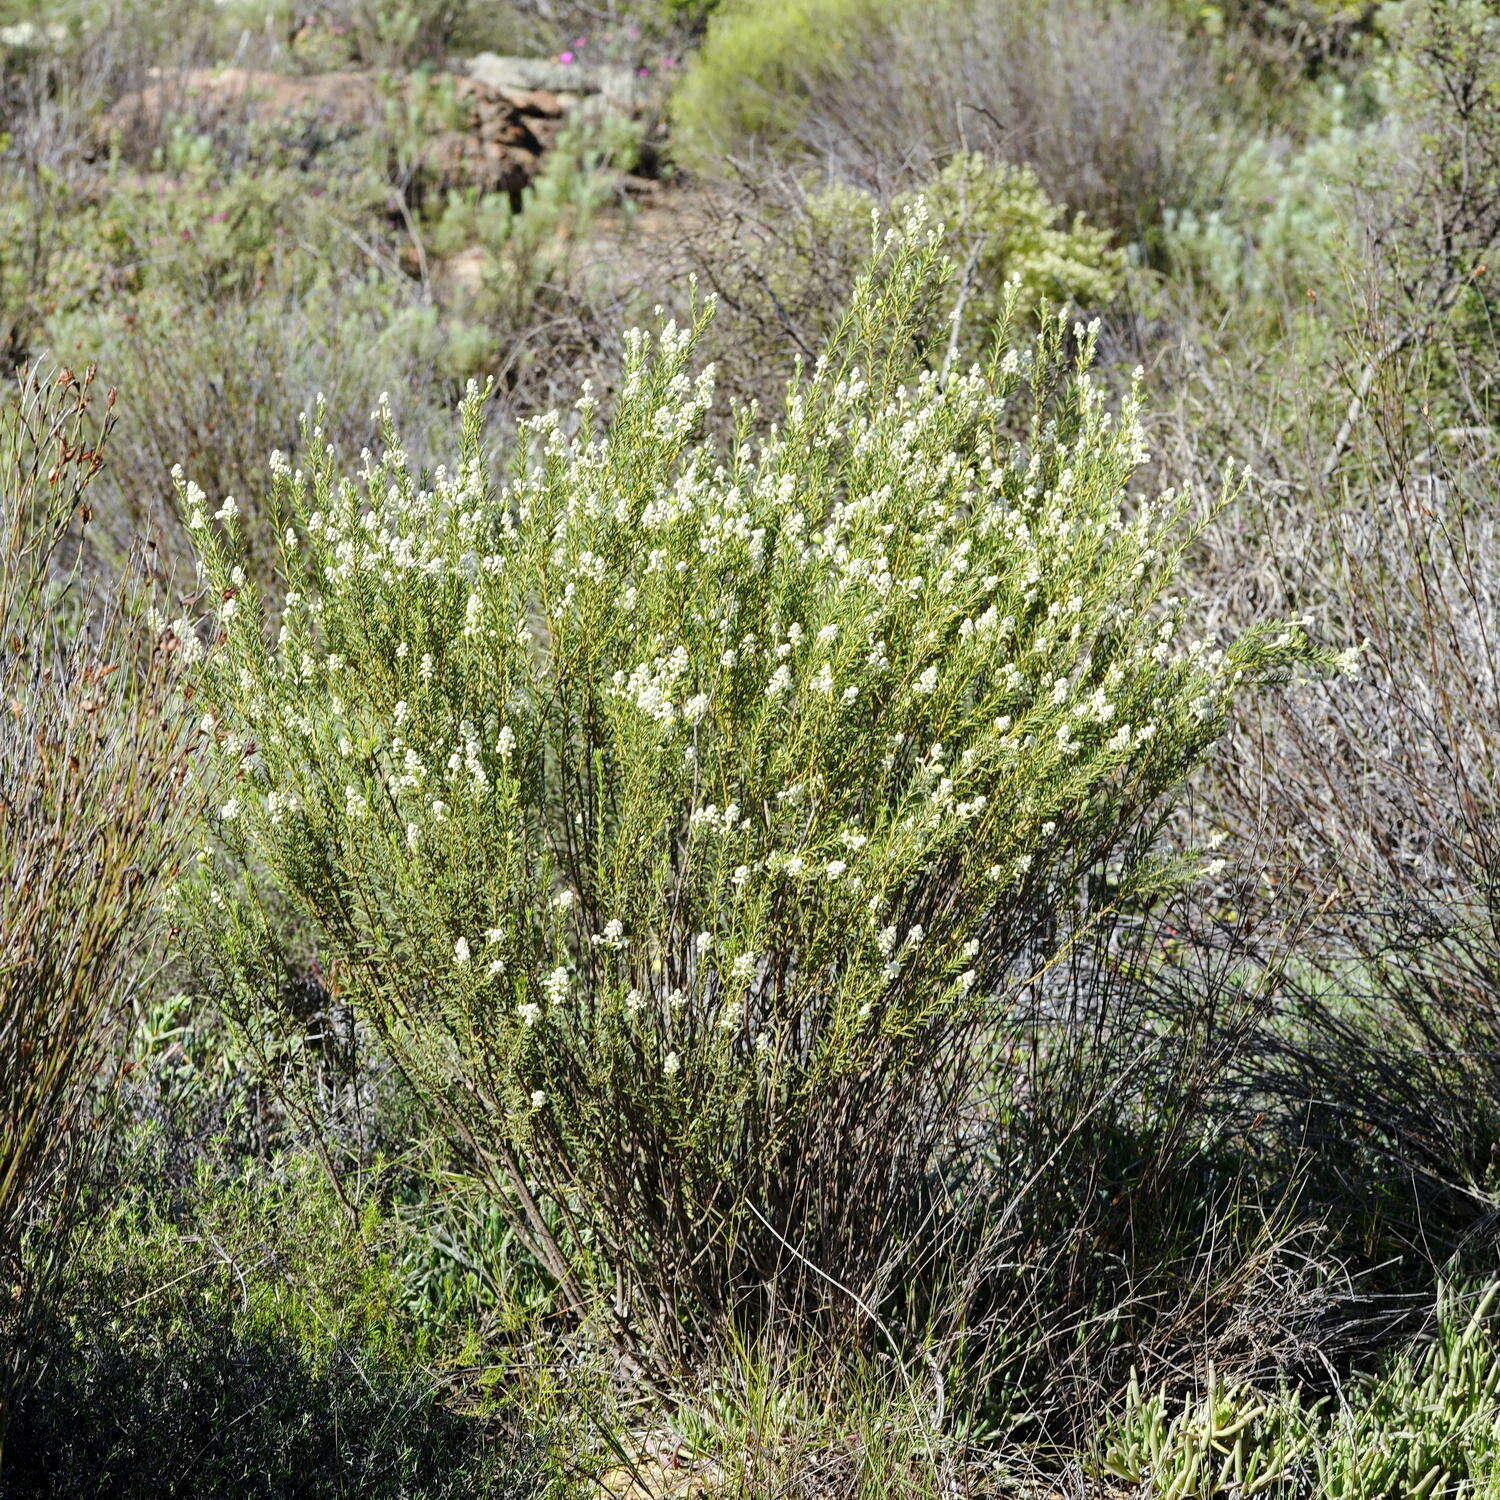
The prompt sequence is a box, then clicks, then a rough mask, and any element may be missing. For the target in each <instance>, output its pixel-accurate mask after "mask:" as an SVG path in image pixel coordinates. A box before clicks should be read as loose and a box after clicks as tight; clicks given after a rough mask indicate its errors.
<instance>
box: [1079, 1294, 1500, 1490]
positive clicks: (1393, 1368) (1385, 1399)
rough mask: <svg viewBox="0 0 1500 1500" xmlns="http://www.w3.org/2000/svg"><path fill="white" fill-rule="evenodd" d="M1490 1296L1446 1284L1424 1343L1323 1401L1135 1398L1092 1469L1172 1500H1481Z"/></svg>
mask: <svg viewBox="0 0 1500 1500" xmlns="http://www.w3.org/2000/svg"><path fill="white" fill-rule="evenodd" d="M1497 1292H1500V1288H1497V1287H1495V1286H1491V1287H1490V1288H1489V1289H1488V1290H1487V1291H1486V1292H1485V1293H1484V1294H1483V1295H1482V1296H1481V1297H1479V1298H1477V1299H1475V1300H1474V1305H1473V1306H1472V1308H1470V1307H1468V1306H1466V1305H1465V1301H1466V1299H1464V1298H1463V1297H1461V1296H1459V1295H1458V1294H1457V1293H1456V1292H1455V1290H1454V1289H1452V1288H1449V1289H1447V1291H1446V1292H1445V1293H1444V1295H1443V1297H1442V1298H1441V1299H1440V1301H1439V1309H1438V1326H1437V1330H1436V1336H1435V1337H1434V1338H1432V1339H1430V1340H1422V1341H1419V1342H1418V1343H1415V1344H1413V1345H1412V1346H1411V1347H1409V1348H1408V1349H1405V1350H1403V1351H1402V1352H1400V1353H1399V1354H1397V1355H1396V1356H1395V1357H1394V1358H1393V1359H1392V1360H1391V1361H1390V1362H1389V1364H1388V1366H1387V1368H1386V1369H1385V1370H1384V1371H1383V1372H1382V1373H1381V1374H1380V1375H1379V1376H1378V1377H1376V1378H1373V1379H1370V1380H1367V1381H1362V1382H1354V1383H1352V1384H1351V1386H1350V1387H1349V1388H1348V1389H1347V1390H1346V1391H1345V1392H1344V1394H1343V1397H1342V1398H1341V1400H1340V1401H1339V1402H1338V1404H1337V1405H1331V1404H1329V1403H1327V1402H1318V1403H1313V1404H1308V1403H1306V1402H1304V1401H1303V1400H1301V1399H1300V1398H1299V1395H1298V1393H1296V1392H1293V1391H1288V1390H1285V1389H1283V1390H1281V1391H1278V1392H1274V1393H1271V1394H1269V1395H1267V1394H1262V1393H1258V1392H1257V1391H1256V1390H1254V1389H1253V1388H1252V1387H1251V1386H1249V1385H1247V1384H1245V1383H1243V1382H1235V1381H1221V1380H1216V1379H1215V1378H1214V1377H1213V1375H1212V1373H1210V1376H1209V1380H1208V1385H1207V1388H1206V1389H1205V1390H1204V1391H1202V1392H1200V1393H1197V1394H1193V1395H1190V1396H1188V1397H1187V1398H1186V1399H1185V1400H1184V1401H1182V1402H1181V1403H1178V1402H1175V1401H1173V1400H1171V1399H1170V1398H1169V1397H1168V1396H1167V1394H1166V1393H1165V1392H1161V1393H1159V1394H1157V1395H1154V1396H1146V1395H1143V1394H1142V1392H1141V1389H1140V1387H1139V1385H1138V1384H1137V1383H1136V1382H1135V1381H1134V1380H1132V1382H1131V1386H1130V1389H1129V1392H1128V1394H1127V1397H1126V1404H1125V1410H1124V1412H1123V1414H1122V1415H1121V1416H1120V1418H1119V1419H1118V1420H1117V1421H1116V1422H1115V1423H1114V1424H1113V1425H1112V1427H1111V1428H1110V1429H1109V1431H1108V1433H1107V1434H1106V1436H1105V1438H1104V1440H1103V1442H1104V1446H1103V1449H1102V1454H1101V1459H1100V1468H1101V1471H1102V1472H1103V1473H1104V1474H1106V1475H1109V1476H1112V1477H1114V1478H1116V1479H1121V1480H1124V1481H1125V1482H1126V1483H1128V1484H1131V1485H1141V1486H1144V1487H1146V1488H1147V1489H1148V1490H1149V1492H1150V1493H1152V1494H1157V1495H1162V1496H1171V1497H1172V1500H1218V1497H1225V1500H1228V1497H1231V1496H1234V1497H1243V1496H1249V1495H1265V1496H1271V1497H1287V1500H1290V1497H1292V1496H1300V1495H1317V1496H1319V1497H1326V1500H1426V1497H1429V1496H1438V1495H1488V1494H1491V1493H1493V1486H1494V1485H1495V1484H1496V1483H1497V1482H1500V1425H1497V1422H1496V1417H1495V1400H1496V1394H1497V1391H1500V1345H1497V1343H1496V1340H1495V1333H1494V1327H1493V1322H1492V1319H1491V1313H1492V1311H1493V1308H1494V1303H1495V1298H1496V1295H1497Z"/></svg>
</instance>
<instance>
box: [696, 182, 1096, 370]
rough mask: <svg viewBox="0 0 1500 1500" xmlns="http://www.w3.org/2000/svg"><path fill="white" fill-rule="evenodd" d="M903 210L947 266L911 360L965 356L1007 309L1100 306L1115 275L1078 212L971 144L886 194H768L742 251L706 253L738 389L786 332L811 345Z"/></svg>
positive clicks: (975, 353)
mask: <svg viewBox="0 0 1500 1500" xmlns="http://www.w3.org/2000/svg"><path fill="white" fill-rule="evenodd" d="M913 213H918V214H921V215H923V216H925V217H926V218H927V219H929V220H930V221H931V222H933V223H938V224H942V225H943V226H944V231H945V234H946V236H947V243H948V246H949V249H950V253H951V254H952V257H953V260H954V262H955V264H956V266H957V268H958V272H957V275H956V276H955V277H954V284H953V287H952V288H951V290H950V294H949V296H948V297H947V298H946V299H945V300H944V301H943V302H942V303H941V305H938V304H936V303H935V304H934V305H933V306H932V308H931V310H930V313H929V316H928V317H927V318H926V319H925V320H924V321H923V322H922V323H921V324H920V326H919V327H918V329H917V330H916V344H915V347H914V357H915V358H918V359H922V360H926V361H929V362H931V363H934V364H936V363H941V362H943V361H944V360H945V359H946V360H948V361H950V362H951V361H952V360H953V359H955V358H958V359H962V360H963V361H964V362H965V363H967V362H968V361H969V360H971V359H974V358H976V357H982V356H983V354H984V352H985V350H986V349H987V348H988V347H989V345H990V342H991V340H992V338H993V337H994V332H995V329H996V328H997V327H998V326H1000V325H1001V324H1002V323H1005V322H1007V320H1010V321H1013V322H1015V323H1017V324H1020V325H1023V326H1025V327H1026V328H1028V329H1030V328H1033V327H1034V326H1035V323H1036V321H1037V319H1038V318H1040V317H1047V316H1052V315H1054V314H1055V313H1056V311H1057V310H1059V309H1065V308H1068V309H1077V310H1086V309H1087V310H1092V309H1098V308H1103V307H1105V306H1107V305H1108V304H1109V303H1110V302H1111V301H1112V300H1113V298H1114V297H1115V296H1116V294H1117V293H1118V292H1119V291H1120V289H1121V286H1122V284H1123V280H1124V270H1125V262H1124V256H1123V255H1122V254H1121V253H1120V252H1119V251H1118V250H1115V249H1113V248H1111V246H1110V243H1109V236H1108V235H1107V234H1105V233H1104V232H1102V231H1101V230H1098V229H1096V228H1094V227H1093V226H1092V225H1090V224H1088V223H1087V222H1086V221H1085V220H1084V219H1083V217H1082V216H1081V215H1079V216H1077V217H1075V218H1074V220H1073V221H1072V223H1071V224H1067V225H1064V224H1063V223H1061V222H1060V221H1061V220H1062V218H1063V210H1062V209H1061V208H1060V207H1059V206H1058V205H1057V204H1056V203H1054V202H1052V200H1051V199H1049V198H1048V196H1047V195H1046V193H1044V192H1043V191H1042V189H1041V186H1040V184H1039V183H1038V182H1037V179H1036V175H1035V174H1034V173H1033V172H1031V171H1030V170H1029V169H1028V168H1025V167H1012V166H1007V165H1006V164H1004V163H1003V162H996V161H991V160H987V159H986V158H985V157H983V156H981V155H979V154H978V153H967V154H964V155H960V156H956V157H954V158H953V159H952V160H951V161H950V162H948V163H947V165H946V166H944V167H943V168H942V169H941V170H940V171H939V172H937V173H936V174H935V175H934V176H933V177H932V178H931V180H929V181H928V182H926V183H924V184H922V185H921V186H919V187H916V188H912V189H910V190H909V191H906V192H903V193H899V194H897V195H896V196H895V197H894V198H893V199H891V200H890V201H889V202H886V203H883V202H882V201H881V199H880V198H878V197H877V196H876V195H875V194H874V193H871V192H869V191H867V190H865V189H863V188H859V187H855V186H853V185H852V184H845V183H836V184H833V185H831V186H829V187H825V188H822V189H820V190H818V191H814V192H809V193H806V194H798V196H797V198H796V201H795V203H782V202H779V201H778V200H772V201H771V202H770V203H768V204H767V206H766V208H765V210H764V211H763V215H762V220H761V227H762V231H763V232H761V233H757V234H756V235H754V236H753V237H752V238H751V239H750V240H749V243H748V244H747V245H746V246H745V247H744V250H743V252H742V258H741V259H738V260H737V259H735V258H734V257H733V256H732V255H731V253H730V249H729V247H728V246H727V245H725V246H723V247H719V248H718V249H717V250H716V251H714V252H712V258H713V262H714V264H713V273H714V278H715V283H716V284H717V285H719V286H722V287H724V288H725V290H726V295H728V296H729V297H730V299H731V310H730V311H728V312H721V313H720V314H719V322H718V323H717V325H716V327H715V329H714V338H715V342H716V344H717V345H719V346H723V347H725V348H726V354H725V358H726V360H727V361H728V362H729V363H730V364H731V365H733V366H735V367H736V369H737V368H738V367H739V366H741V365H743V366H744V367H745V376H744V378H743V383H744V384H745V385H746V386H748V387H749V388H750V389H751V390H753V391H754V392H755V393H756V394H757V395H759V393H760V391H761V390H763V389H764V386H765V384H766V381H767V378H768V372H770V371H776V370H778V369H779V367H780V366H781V364H782V363H784V360H785V353H784V350H785V345H786V341H787V338H788V335H789V334H790V335H791V337H792V338H793V339H794V341H795V343H796V345H797V347H798V348H799V349H801V350H803V351H812V350H816V349H817V348H818V347H820V346H821V345H822V344H823V342H824V341H825V340H826V339H827V338H828V337H829V335H830V334H831V333H832V332H833V330H834V329H835V328H836V327H837V326H838V322H839V319H840V318H841V316H842V315H843V311H844V307H845V303H846V299H847V295H848V290H847V289H848V288H849V286H851V285H852V284H853V282H854V281H855V279H856V278H857V277H858V275H859V273H860V269H861V267H862V266H863V265H864V264H865V262H866V260H867V259H868V257H869V255H870V250H871V244H872V241H874V240H878V238H879V236H880V235H881V234H882V233H883V232H884V231H885V230H887V229H889V228H891V227H893V226H896V225H900V224H901V223H903V222H904V221H905V220H906V219H907V218H908V217H909V216H910V215H911V214H913ZM769 378H772V379H774V378H775V377H774V375H773V376H770V377H769Z"/></svg>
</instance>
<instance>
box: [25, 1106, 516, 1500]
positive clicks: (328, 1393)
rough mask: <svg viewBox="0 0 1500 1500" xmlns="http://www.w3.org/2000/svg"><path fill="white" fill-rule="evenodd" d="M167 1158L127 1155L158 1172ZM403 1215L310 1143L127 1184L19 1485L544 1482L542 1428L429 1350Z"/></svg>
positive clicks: (50, 1337)
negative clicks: (226, 1166) (405, 1255)
mask: <svg viewBox="0 0 1500 1500" xmlns="http://www.w3.org/2000/svg"><path fill="white" fill-rule="evenodd" d="M156 1154H157V1145H156V1143H155V1142H154V1141H153V1140H152V1139H151V1138H150V1137H149V1135H148V1136H147V1137H145V1138H141V1137H140V1136H139V1135H138V1136H137V1138H136V1140H135V1141H134V1142H133V1144H132V1146H131V1148H130V1149H129V1150H127V1151H126V1152H123V1153H122V1154H121V1158H120V1160H121V1161H122V1162H124V1163H126V1164H128V1165H129V1166H130V1167H131V1168H132V1169H133V1170H134V1172H135V1173H136V1174H139V1176H140V1178H141V1180H142V1181H143V1182H147V1183H149V1182H150V1180H151V1174H152V1168H151V1163H152V1162H153V1160H154V1158H155V1157H156ZM394 1227H395V1226H394V1224H393V1222H392V1221H389V1220H387V1219H385V1218H383V1217H382V1216H381V1215H380V1214H379V1213H378V1212H377V1210H376V1206H375V1204H374V1203H373V1201H371V1202H366V1203H364V1204H362V1205H361V1206H360V1207H359V1210H358V1213H357V1215H355V1216H353V1217H351V1215H350V1213H349V1211H348V1210H347V1209H346V1207H345V1205H344V1203H343V1202H341V1201H340V1200H339V1198H338V1197H336V1196H335V1193H334V1190H333V1187H332V1185H331V1183H330V1181H329V1179H328V1178H327V1176H326V1174H325V1173H324V1171H323V1169H322V1167H321V1166H320V1165H319V1164H318V1163H317V1162H316V1160H315V1159H313V1158H312V1157H311V1156H310V1155H287V1156H283V1157H281V1158H279V1159H276V1160H273V1161H271V1162H268V1163H252V1164H250V1165H249V1167H248V1169H247V1170H245V1171H243V1172H242V1173H240V1174H238V1175H230V1176H221V1177H216V1176H215V1175H213V1173H212V1171H211V1169H210V1167H209V1165H208V1163H207V1160H205V1161H203V1162H201V1163H200V1165H199V1168H198V1171H197V1173H196V1174H195V1177H194V1178H193V1179H192V1180H191V1181H189V1182H187V1183H185V1184H180V1185H179V1186H178V1187H177V1189H176V1191H174V1192H171V1193H166V1194H157V1193H154V1192H148V1191H146V1190H144V1189H143V1188H142V1187H141V1186H136V1187H133V1188H129V1189H127V1190H126V1191H125V1192H124V1193H123V1194H122V1195H120V1196H118V1197H117V1198H116V1199H115V1201H114V1202H113V1203H112V1204H111V1205H110V1206H109V1208H108V1209H107V1210H106V1211H105V1212H104V1213H103V1214H102V1215H101V1222H99V1223H98V1224H97V1226H96V1228H95V1230H94V1232H93V1233H92V1235H91V1236H90V1238H89V1242H88V1243H87V1245H86V1246H85V1248H84V1250H83V1253H82V1254H81V1255H80V1257H79V1263H78V1264H77V1265H76V1266H75V1268H74V1269H73V1271H72V1274H71V1275H70V1277H69V1279H68V1282H67V1284H66V1286H65V1287H64V1288H63V1289H62V1290H61V1293H60V1295H59V1297H58V1300H57V1301H56V1303H55V1304H54V1306H53V1309H52V1313H51V1317H50V1319H49V1326H48V1328H47V1330H46V1337H45V1342H44V1345H43V1349H42V1353H41V1357H40V1358H39V1360H38V1364H39V1366H40V1369H41V1371H42V1373H41V1374H40V1376H39V1377H38V1379H37V1380H36V1381H35V1382H33V1384H32V1387H31V1388H30V1389H29V1390H28V1392H27V1394H26V1398H25V1400H24V1401H23V1402H21V1403H20V1405H19V1407H18V1409H17V1411H16V1413H15V1418H14V1424H13V1430H12V1434H11V1442H10V1443H9V1445H8V1448H7V1451H6V1455H5V1464H4V1469H3V1476H4V1484H5V1493H6V1494H7V1495H15V1496H25V1495H51V1494H69V1495H98V1496H106V1495H109V1496H115V1495H123V1496H136V1495H139V1496H142V1497H145V1496H154V1495H161V1494H182V1495H218V1494H225V1495H227V1494H235V1495H265V1496H267V1497H271V1496H281V1495H286V1494H292V1493H295V1494H298V1495H309V1496H321V1495H343V1494H348V1493H351V1492H356V1493H359V1494H361V1495H365V1494H368V1495H389V1496H393V1497H394V1496H447V1495H452V1496H461V1495H473V1494H485V1495H495V1496H501V1497H507V1500H511V1497H513V1500H521V1497H523V1496H527V1497H529V1496H538V1495H540V1494H541V1493H542V1492H543V1490H542V1480H541V1467H542V1461H543V1458H544V1453H543V1448H542V1444H541V1443H540V1442H539V1441H538V1440H537V1439H536V1438H534V1437H532V1436H530V1435H527V1434H525V1433H524V1432H522V1431H521V1430H520V1429H519V1428H518V1427H516V1426H515V1425H514V1424H513V1422H512V1421H511V1420H510V1419H509V1418H508V1417H507V1416H505V1415H504V1414H503V1413H499V1412H497V1411H494V1410H493V1409H491V1410H489V1411H487V1412H486V1413H485V1414H478V1413H469V1414H463V1413H460V1412H459V1411H458V1410H457V1409H455V1408H454V1407H453V1406H452V1405H450V1404H449V1403H448V1401H447V1400H445V1398H444V1395H443V1394H442V1392H441V1391H440V1389H439V1388H438V1386H437V1385H436V1383H435V1382H434V1380H433V1378H432V1376H431V1375H430V1374H428V1373H427V1372H426V1371H425V1370H424V1369H423V1367H422V1365H421V1364H420V1363H419V1362H418V1361H419V1360H420V1358H421V1356H422V1355H423V1353H424V1352H425V1351H424V1350H423V1349H422V1348H420V1347H416V1348H413V1347H412V1346H411V1344H410V1331H411V1330H410V1324H409V1322H408V1320H406V1319H405V1318H404V1316H403V1308H402V1302H403V1297H404V1287H403V1284H402V1282H401V1281H400V1279H399V1277H398V1275H397V1273H396V1266H395V1261H394V1259H393V1256H392V1241H393V1233H392V1231H393V1229H394ZM231 1433H232V1434H233V1438H232V1441H226V1435H228V1434H231Z"/></svg>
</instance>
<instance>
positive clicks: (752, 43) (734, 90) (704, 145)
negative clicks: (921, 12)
mask: <svg viewBox="0 0 1500 1500" xmlns="http://www.w3.org/2000/svg"><path fill="white" fill-rule="evenodd" d="M940 3H941V0H940ZM898 11H899V0H789V3H786V4H777V5H766V4H762V3H759V0H738V3H732V4H728V5H723V6H721V7H720V8H719V9H718V11H717V12H716V13H715V15H714V17H713V19H712V20H711V21H710V23H709V28H708V35H707V36H706V37H705V38H704V41H703V45H702V46H701V47H700V48H699V50H698V52H697V54H696V55H695V56H694V58H693V60H692V63H691V65H690V66H689V68H688V70H687V72H686V74H685V75H684V77H683V80H682V83H681V84H680V85H679V87H678V89H677V91H676V93H675V94H674V96H673V99H672V126H673V141H674V145H675V146H676V148H677V150H678V151H679V152H680V153H681V154H682V155H683V156H684V157H685V158H686V159H687V160H689V161H691V162H695V163H702V162H704V161H706V160H708V159H710V158H713V157H716V156H721V155H726V154H728V155H733V154H736V153H737V152H740V151H743V150H745V149H746V148H747V147H751V146H753V145H755V144H757V143H765V142H768V141H775V140H785V139H786V138H788V137H790V136H791V135H792V134H793V132H794V131H795V129H796V126H797V124H798V123H799V112H800V111H801V110H802V109H804V108H805V107H806V101H807V100H808V99H809V98H810V97H815V96H816V94H817V92H818V90H819V88H820V87H821V86H822V84H823V82H824V81H825V80H829V79H832V78H833V77H835V76H837V74H838V73H839V71H840V70H841V69H842V68H844V67H845V66H847V63H848V59H849V55H850V54H851V53H857V52H862V51H865V50H868V49H870V48H872V47H878V46H879V45H880V40H881V37H882V35H883V34H885V33H888V30H889V26H890V23H891V19H892V17H893V16H894V15H895V14H896V13H897V12H898Z"/></svg>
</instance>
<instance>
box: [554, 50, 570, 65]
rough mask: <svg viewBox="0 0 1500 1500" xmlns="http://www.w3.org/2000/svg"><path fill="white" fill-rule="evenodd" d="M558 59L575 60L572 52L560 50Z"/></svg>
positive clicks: (562, 60) (562, 61)
mask: <svg viewBox="0 0 1500 1500" xmlns="http://www.w3.org/2000/svg"><path fill="white" fill-rule="evenodd" d="M557 60H558V62H560V63H570V62H572V61H573V60H574V58H573V54H572V53H571V52H559V53H558V55H557Z"/></svg>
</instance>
